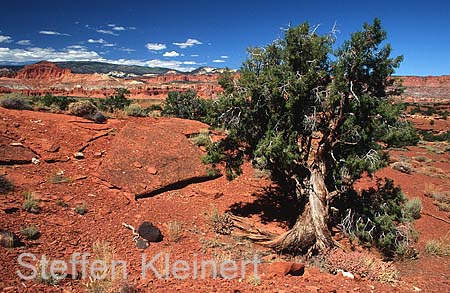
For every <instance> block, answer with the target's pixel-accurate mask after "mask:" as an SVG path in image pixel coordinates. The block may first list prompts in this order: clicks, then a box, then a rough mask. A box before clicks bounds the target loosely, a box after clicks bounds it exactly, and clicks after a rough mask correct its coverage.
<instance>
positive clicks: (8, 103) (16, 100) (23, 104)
mask: <svg viewBox="0 0 450 293" xmlns="http://www.w3.org/2000/svg"><path fill="white" fill-rule="evenodd" d="M0 106H2V107H3V108H6V109H13V110H31V109H32V108H31V106H30V104H29V103H28V101H27V100H26V99H25V98H24V97H20V96H7V97H4V98H3V99H1V100H0Z"/></svg>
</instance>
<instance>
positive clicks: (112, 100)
mask: <svg viewBox="0 0 450 293" xmlns="http://www.w3.org/2000/svg"><path fill="white" fill-rule="evenodd" d="M115 91H116V92H115V94H114V95H113V96H110V97H108V98H106V99H104V100H102V101H101V102H100V104H99V108H100V110H102V111H106V112H110V113H113V112H114V111H117V110H123V109H124V108H125V107H127V106H129V105H130V104H131V100H129V99H127V97H126V96H127V95H129V94H130V91H129V90H127V89H125V88H118V89H116V90H115Z"/></svg>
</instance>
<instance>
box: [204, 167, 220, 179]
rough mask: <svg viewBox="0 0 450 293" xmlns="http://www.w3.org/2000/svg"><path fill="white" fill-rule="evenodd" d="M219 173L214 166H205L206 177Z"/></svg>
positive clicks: (215, 175)
mask: <svg viewBox="0 0 450 293" xmlns="http://www.w3.org/2000/svg"><path fill="white" fill-rule="evenodd" d="M220 174H221V173H220V170H219V169H217V168H215V167H207V168H206V175H207V176H208V177H211V178H216V177H219V176H220Z"/></svg>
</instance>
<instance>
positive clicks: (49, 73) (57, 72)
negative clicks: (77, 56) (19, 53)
mask: <svg viewBox="0 0 450 293" xmlns="http://www.w3.org/2000/svg"><path fill="white" fill-rule="evenodd" d="M71 73H72V72H71V71H70V69H68V68H60V67H58V66H57V65H56V64H54V63H51V62H47V61H42V62H39V63H36V64H32V65H27V66H25V67H24V68H23V69H21V70H20V71H19V72H18V73H17V75H16V78H17V79H39V80H42V79H47V80H52V79H60V78H62V77H64V76H66V75H71Z"/></svg>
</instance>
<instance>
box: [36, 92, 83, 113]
mask: <svg viewBox="0 0 450 293" xmlns="http://www.w3.org/2000/svg"><path fill="white" fill-rule="evenodd" d="M36 99H37V98H35V99H34V100H36ZM38 101H39V102H41V103H42V104H43V105H44V106H46V107H56V108H58V109H59V110H62V111H65V110H67V109H68V107H69V105H70V104H71V103H74V102H75V101H76V100H75V99H74V98H71V97H66V96H53V95H51V94H46V95H45V96H43V97H39V98H38Z"/></svg>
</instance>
